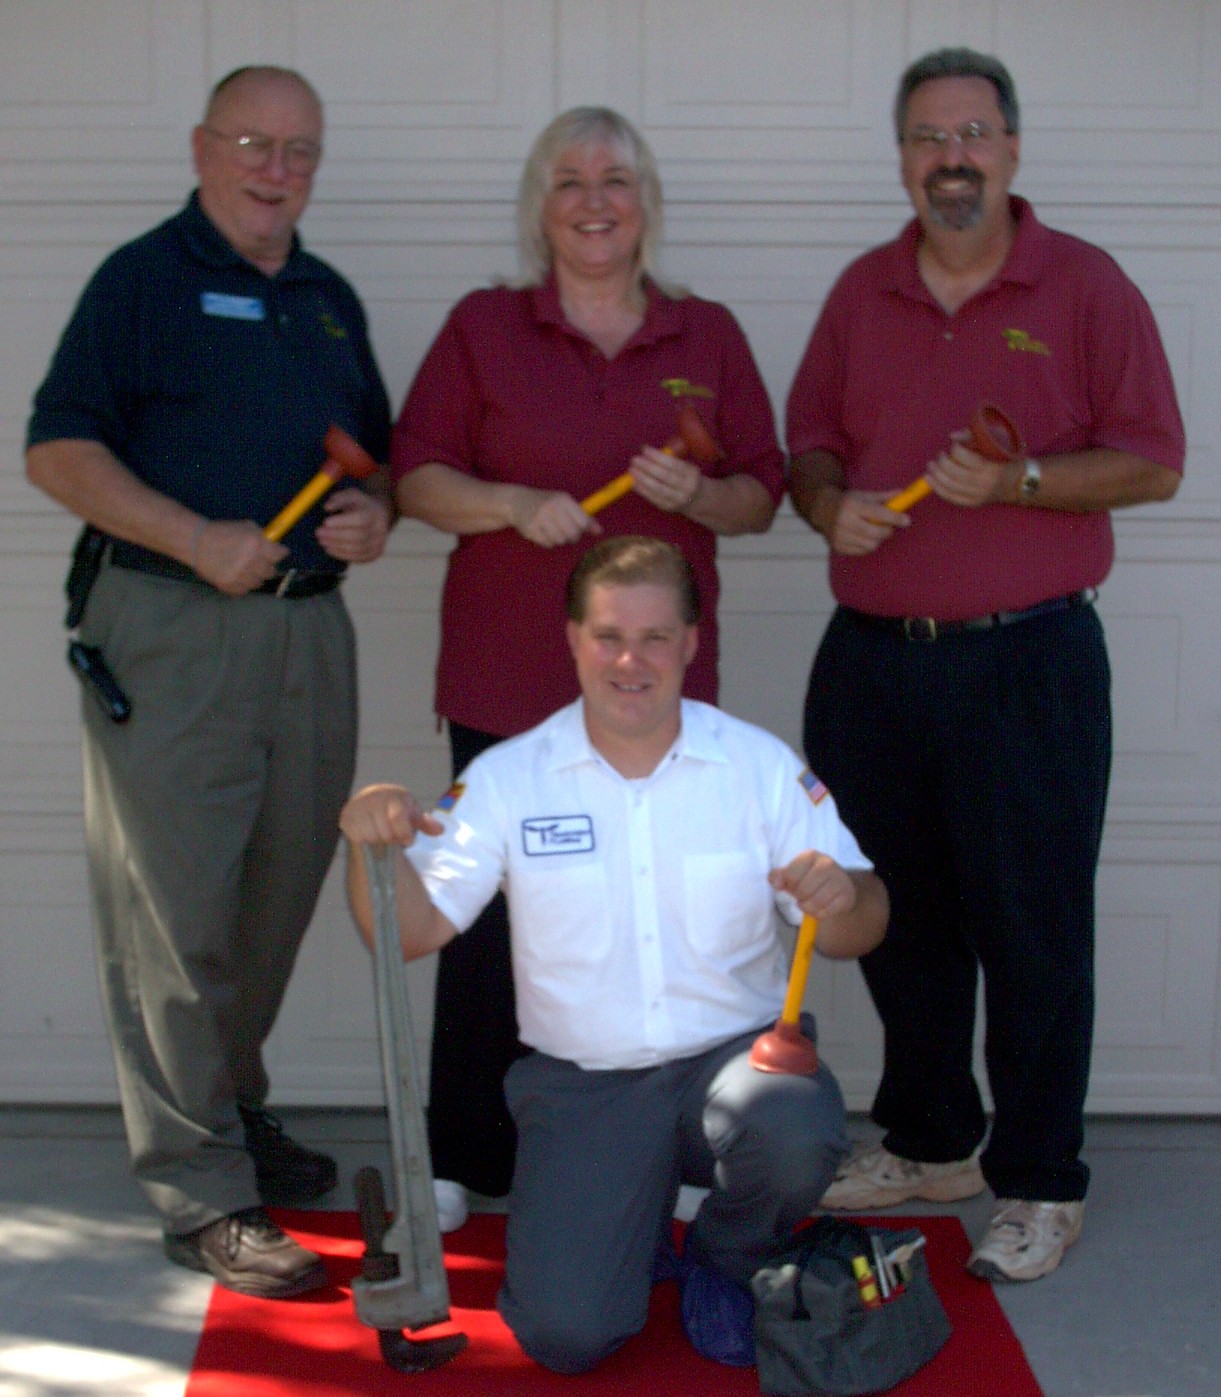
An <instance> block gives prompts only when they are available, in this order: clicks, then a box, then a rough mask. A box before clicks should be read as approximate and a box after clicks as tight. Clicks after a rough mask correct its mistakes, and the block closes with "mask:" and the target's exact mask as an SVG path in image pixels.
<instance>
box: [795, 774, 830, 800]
mask: <svg viewBox="0 0 1221 1397" xmlns="http://www.w3.org/2000/svg"><path fill="white" fill-rule="evenodd" d="M797 779H798V781H800V782H801V785H802V788H803V789H804V790H805V793H806V795H808V796H809V797H810V800H811V801H813V803H814V804H815V805H817V804H818V803H819V801H821V800H825V799H826V798H827V796H829V795H830V794H831V792H830V791H828V790H827V788H826V786H824V785H823V783H822V782H821V781H820V780H819V779H818V777H817V776H815V775H814V773H813V772H812V771H811V770H810V768H809V767H808V766H807V767H806V769H805V770H804V771H803V772H802V773H801V775H800V776H799V777H798V778H797Z"/></svg>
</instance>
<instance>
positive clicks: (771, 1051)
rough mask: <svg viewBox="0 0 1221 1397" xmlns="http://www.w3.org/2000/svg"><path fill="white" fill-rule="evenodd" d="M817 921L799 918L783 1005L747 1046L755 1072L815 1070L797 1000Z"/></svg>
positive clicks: (810, 1072) (806, 1073) (814, 1057)
mask: <svg viewBox="0 0 1221 1397" xmlns="http://www.w3.org/2000/svg"><path fill="white" fill-rule="evenodd" d="M817 934H818V922H817V920H816V919H815V918H814V917H803V918H802V919H801V930H800V931H799V932H798V933H797V946H796V949H795V950H794V951H793V965H792V969H791V970H790V971H789V987H788V992H787V993H786V994H785V996H784V1008H783V1009H782V1010H781V1012H780V1017H779V1018H778V1019H777V1020H776V1026H775V1028H770V1029H768V1031H767V1032H766V1033H761V1034H760V1035H759V1036H758V1038H756V1039H755V1041H754V1045H753V1047H752V1048H751V1050H750V1065H751V1066H752V1067H753V1068H755V1069H756V1070H757V1071H759V1072H783V1073H785V1074H786V1075H787V1076H789V1077H812V1076H813V1075H814V1073H815V1072H817V1071H818V1050H817V1049H816V1048H815V1046H814V1044H813V1043H812V1042H811V1041H810V1040H809V1039H808V1038H807V1037H806V1036H805V1034H804V1033H802V1031H801V1001H802V1000H803V999H804V998H805V993H806V981H807V980H808V979H809V976H810V957H811V956H812V955H813V954H814V938H815V936H816V935H817Z"/></svg>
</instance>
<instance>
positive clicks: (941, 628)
mask: <svg viewBox="0 0 1221 1397" xmlns="http://www.w3.org/2000/svg"><path fill="white" fill-rule="evenodd" d="M1097 595H1098V593H1097V591H1096V590H1095V589H1094V588H1093V587H1085V588H1083V589H1082V590H1081V591H1080V592H1070V593H1069V594H1068V596H1066V597H1052V598H1051V600H1050V601H1041V602H1038V603H1036V604H1035V605H1034V606H1027V607H1023V609H1022V610H1021V611H990V612H989V613H988V614H987V615H986V616H971V617H969V618H968V619H967V620H965V621H938V620H936V619H935V618H934V617H932V616H874V615H872V614H871V613H870V612H868V611H856V610H854V609H853V608H852V607H850V606H841V607H840V608H839V609H840V611H842V612H843V613H844V615H845V616H847V617H849V618H850V619H851V620H853V621H856V622H857V623H858V624H859V625H862V626H869V627H871V628H872V629H874V630H879V631H889V632H890V634H891V635H897V636H900V637H902V639H904V640H917V641H925V642H928V641H934V640H942V639H944V638H945V637H946V636H951V635H962V634H963V633H964V632H966V631H990V630H995V629H996V627H997V626H1012V625H1013V624H1014V623H1015V622H1017V621H1031V620H1033V619H1034V618H1035V617H1036V616H1051V615H1054V614H1055V613H1056V612H1057V611H1068V610H1069V609H1070V608H1071V607H1075V606H1090V605H1092V604H1093V602H1094V599H1095V598H1096V597H1097Z"/></svg>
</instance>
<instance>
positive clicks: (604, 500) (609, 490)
mask: <svg viewBox="0 0 1221 1397" xmlns="http://www.w3.org/2000/svg"><path fill="white" fill-rule="evenodd" d="M661 449H662V450H663V451H664V452H665V453H666V455H667V456H690V457H691V459H692V460H693V461H699V462H701V464H703V465H706V466H710V465H712V464H713V463H714V462H716V461H719V460H720V459H721V457H722V456H724V454H725V453H724V452H723V451H722V450H721V448H720V447H719V446H718V445H717V443H716V440H715V439H714V437H713V436H712V433H711V432H710V431H709V430H708V428H707V427H705V426H704V424H703V421H702V420H701V419H700V415H699V413H698V412H696V410H695V409H694V408H693V407H692V406H691V404H690V403H689V402H688V401H687V400H686V399H684V400H683V401H682V402H680V403H679V405H678V432H677V434H676V435H675V436H672V437H671V438H670V440H669V441H668V442H666V444H665V446H663V447H662V448H661ZM634 484H635V482H634V481H633V480H632V476H631V472H630V471H625V472H624V473H623V474H622V475H617V476H616V477H615V478H614V480H612V481H611V482H610V484H609V485H604V486H603V487H602V488H601V490H595V491H594V493H593V494H592V495H589V496H588V497H587V498H586V499H583V500H582V501H581V508H582V509H583V510H584V511H585V513H586V514H591V515H592V514H597V512H598V511H599V510H600V509H605V508H606V506H607V505H610V504H614V503H615V501H616V500H621V499H622V498H623V497H624V495H626V494H627V492H628V491H629V490H630V489H631V488H632V486H633V485H634Z"/></svg>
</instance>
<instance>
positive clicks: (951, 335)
mask: <svg viewBox="0 0 1221 1397" xmlns="http://www.w3.org/2000/svg"><path fill="white" fill-rule="evenodd" d="M945 337H946V339H947V340H952V339H953V338H954V331H953V330H947V331H946V332H945Z"/></svg>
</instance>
